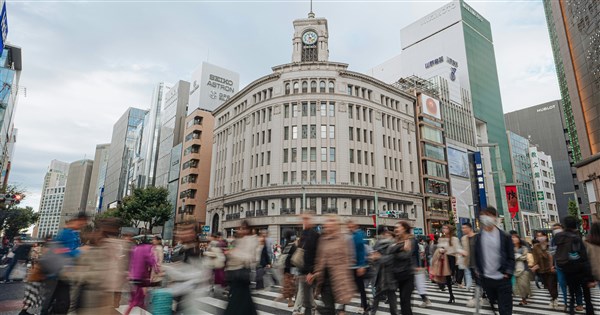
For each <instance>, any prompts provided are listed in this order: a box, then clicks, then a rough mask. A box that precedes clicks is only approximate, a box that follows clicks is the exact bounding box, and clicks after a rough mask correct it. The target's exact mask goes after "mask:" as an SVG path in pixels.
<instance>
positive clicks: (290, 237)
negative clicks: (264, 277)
mask: <svg viewBox="0 0 600 315" xmlns="http://www.w3.org/2000/svg"><path fill="white" fill-rule="evenodd" d="M284 238H285V247H284V248H283V251H282V252H281V256H280V257H279V258H278V259H279V260H282V261H283V288H282V289H281V296H280V297H279V298H278V300H284V299H286V300H287V301H288V307H293V306H294V303H293V302H292V298H293V297H294V296H295V295H296V277H295V276H294V274H293V273H292V268H293V266H292V256H294V253H295V252H296V244H295V243H296V235H294V232H293V231H290V230H288V231H286V232H285V235H284Z"/></svg>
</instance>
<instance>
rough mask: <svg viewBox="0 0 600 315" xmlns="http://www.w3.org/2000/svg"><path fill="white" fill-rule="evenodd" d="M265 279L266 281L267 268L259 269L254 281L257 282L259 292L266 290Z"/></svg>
mask: <svg viewBox="0 0 600 315" xmlns="http://www.w3.org/2000/svg"><path fill="white" fill-rule="evenodd" d="M264 279H265V268H263V267H257V268H256V279H254V281H256V289H257V290H260V289H264V288H265V280H264Z"/></svg>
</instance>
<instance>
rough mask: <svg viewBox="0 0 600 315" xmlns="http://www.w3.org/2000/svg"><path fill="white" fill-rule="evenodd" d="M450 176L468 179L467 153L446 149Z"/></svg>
mask: <svg viewBox="0 0 600 315" xmlns="http://www.w3.org/2000/svg"><path fill="white" fill-rule="evenodd" d="M448 169H449V171H450V175H456V176H460V177H465V178H469V177H470V176H469V153H467V152H465V151H460V150H457V149H454V148H451V147H448Z"/></svg>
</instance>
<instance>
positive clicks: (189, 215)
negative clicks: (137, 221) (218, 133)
mask: <svg viewBox="0 0 600 315" xmlns="http://www.w3.org/2000/svg"><path fill="white" fill-rule="evenodd" d="M214 124H215V119H214V117H213V115H212V114H211V112H210V111H207V110H204V109H200V108H198V109H196V110H194V111H193V112H191V113H190V114H189V115H188V117H187V118H186V120H185V132H184V135H185V137H184V139H183V146H182V150H183V153H182V157H181V162H180V164H181V171H180V174H179V190H178V191H179V196H178V198H177V211H176V216H175V224H179V223H182V222H185V223H191V222H193V223H194V224H195V225H197V226H201V225H204V224H205V223H206V200H207V199H208V190H209V186H210V167H211V158H212V150H213V129H214Z"/></svg>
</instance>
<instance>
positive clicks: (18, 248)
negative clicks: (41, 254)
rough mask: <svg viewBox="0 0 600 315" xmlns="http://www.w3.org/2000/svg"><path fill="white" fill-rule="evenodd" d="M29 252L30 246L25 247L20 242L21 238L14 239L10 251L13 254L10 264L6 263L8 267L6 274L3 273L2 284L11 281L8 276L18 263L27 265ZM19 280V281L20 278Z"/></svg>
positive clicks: (25, 245)
mask: <svg viewBox="0 0 600 315" xmlns="http://www.w3.org/2000/svg"><path fill="white" fill-rule="evenodd" d="M30 250H31V246H30V245H27V244H23V242H21V237H19V236H17V237H15V239H14V245H13V248H12V249H11V251H12V253H13V257H12V258H11V260H10V262H9V263H8V267H7V268H6V272H5V273H4V283H6V282H12V280H11V279H10V274H11V273H12V271H13V270H14V268H15V266H17V264H18V263H21V264H25V263H27V260H28V259H29V251H30ZM23 268H24V267H23ZM19 279H21V277H20V278H19Z"/></svg>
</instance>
